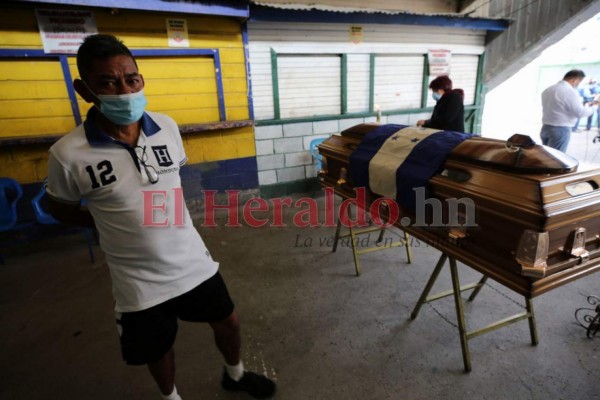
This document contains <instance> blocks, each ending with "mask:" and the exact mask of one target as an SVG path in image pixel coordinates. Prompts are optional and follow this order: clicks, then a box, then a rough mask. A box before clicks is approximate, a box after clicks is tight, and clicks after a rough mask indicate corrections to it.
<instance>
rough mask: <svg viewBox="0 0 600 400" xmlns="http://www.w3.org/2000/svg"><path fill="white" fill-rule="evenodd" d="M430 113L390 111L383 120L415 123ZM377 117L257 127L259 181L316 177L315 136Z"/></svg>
mask: <svg viewBox="0 0 600 400" xmlns="http://www.w3.org/2000/svg"><path fill="white" fill-rule="evenodd" d="M428 117H429V114H425V115H423V114H405V115H390V116H384V117H382V120H381V123H382V124H385V123H390V124H400V125H415V123H416V122H417V121H418V120H419V119H424V118H428ZM375 121H376V118H375V117H368V118H350V119H339V120H328V121H315V122H300V123H295V124H285V125H266V126H257V127H255V128H254V133H255V138H256V161H257V164H258V183H259V184H260V185H261V186H264V185H273V184H276V183H285V182H293V181H298V180H302V179H306V178H313V177H316V176H317V170H316V168H315V163H314V160H313V158H312V156H311V155H310V152H309V148H310V142H311V141H312V140H313V139H317V138H326V137H329V136H331V135H333V134H339V133H340V132H341V131H343V130H345V129H348V128H350V127H352V126H354V125H358V124H362V123H365V122H375Z"/></svg>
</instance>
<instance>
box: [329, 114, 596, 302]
mask: <svg viewBox="0 0 600 400" xmlns="http://www.w3.org/2000/svg"><path fill="white" fill-rule="evenodd" d="M378 126H379V125H377V124H361V125H357V126H354V127H352V128H350V129H347V130H345V131H343V132H341V135H334V136H332V137H330V138H329V139H327V140H326V141H324V142H323V143H322V144H321V145H320V146H319V152H320V154H321V155H322V156H323V170H322V171H320V173H319V181H320V184H321V186H323V187H332V188H334V189H335V192H336V193H337V194H338V195H340V196H342V197H343V198H355V196H356V191H355V190H354V189H355V186H354V183H353V182H352V177H351V175H352V174H350V173H349V172H348V170H349V168H350V165H349V163H350V161H349V160H350V156H351V154H352V153H353V152H354V151H355V150H356V149H357V147H358V146H359V144H360V143H361V141H362V140H363V138H364V137H365V136H366V135H368V134H369V132H371V131H372V130H374V129H376V128H377V127H378ZM412 129H414V128H412ZM599 188H600V168H597V167H591V166H578V163H577V161H576V160H574V159H572V158H570V157H569V156H567V155H565V154H564V153H561V152H559V151H556V150H554V149H551V148H548V147H545V146H541V145H536V144H533V142H532V141H531V139H529V138H528V137H526V136H520V135H516V136H515V137H513V138H511V139H509V141H501V140H495V139H487V138H481V137H473V138H471V139H467V140H465V141H464V142H462V143H461V144H459V145H458V146H456V147H455V148H454V149H453V150H452V151H451V153H450V154H449V155H448V156H447V158H446V159H445V162H444V163H443V166H442V168H441V171H440V172H439V173H438V174H436V175H434V176H433V177H432V178H431V179H430V180H429V190H430V194H431V196H432V198H435V199H438V200H440V202H441V203H442V204H449V203H448V201H447V200H453V199H471V200H472V201H473V204H474V207H473V208H472V209H471V210H470V211H471V212H472V211H473V210H474V220H475V222H476V224H475V226H465V225H468V224H464V223H461V221H462V222H464V221H465V216H464V215H462V214H461V213H464V212H465V211H461V210H463V209H461V208H460V206H459V214H461V215H458V217H459V218H458V219H457V220H456V219H455V220H453V221H455V222H456V221H459V223H458V224H456V223H454V224H453V225H450V224H448V225H447V226H431V225H428V224H429V223H430V222H432V221H435V215H434V211H433V210H432V207H425V208H424V209H425V218H426V221H427V222H428V224H425V225H426V226H422V225H423V224H422V223H421V224H420V225H421V226H416V224H414V222H415V218H416V216H415V214H416V212H415V211H414V210H407V209H403V208H402V207H399V209H400V215H401V216H402V217H408V218H410V221H411V223H410V224H407V223H406V222H407V221H408V220H407V219H406V218H404V219H402V218H398V220H397V221H396V223H395V225H396V226H398V227H399V228H401V229H402V230H405V231H406V232H408V233H409V234H411V235H413V236H414V237H416V238H418V239H421V240H423V241H426V242H427V243H429V244H430V245H432V246H433V247H435V248H437V249H439V250H440V251H442V252H444V253H446V254H447V255H448V256H450V257H454V258H455V259H457V260H458V261H461V262H463V263H464V264H466V265H468V266H470V267H472V268H474V269H475V270H477V271H479V272H481V273H483V274H485V275H487V276H489V277H490V278H492V279H494V280H496V281H498V282H499V283H501V284H503V285H505V286H507V287H508V288H510V289H512V290H514V291H516V292H517V293H520V294H522V295H524V296H526V297H529V298H532V297H535V296H537V295H540V294H542V293H545V292H547V291H549V290H551V289H553V288H556V287H559V286H561V285H563V284H566V283H568V282H570V281H573V280H575V279H578V278H580V277H583V276H586V275H588V274H591V273H593V272H595V271H598V270H599V269H600V190H599ZM366 197H367V205H366V206H369V205H371V204H372V203H373V202H374V201H375V200H376V199H378V198H380V197H381V196H379V195H378V194H376V193H373V192H372V191H371V190H370V189H369V188H367V196H366ZM379 203H381V201H380V202H379ZM442 209H443V210H444V215H443V220H444V221H447V222H449V221H450V219H449V218H450V217H454V218H455V217H456V216H452V215H450V213H451V212H454V211H456V209H454V210H450V208H449V207H442ZM379 210H380V211H381V214H382V215H383V216H384V220H385V218H386V217H385V216H386V212H387V211H386V208H385V207H383V208H379ZM469 217H472V216H469Z"/></svg>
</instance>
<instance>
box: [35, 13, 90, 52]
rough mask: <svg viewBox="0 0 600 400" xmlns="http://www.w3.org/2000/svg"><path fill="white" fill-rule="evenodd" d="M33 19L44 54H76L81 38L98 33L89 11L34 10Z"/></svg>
mask: <svg viewBox="0 0 600 400" xmlns="http://www.w3.org/2000/svg"><path fill="white" fill-rule="evenodd" d="M35 17H36V18H37V23H38V28H39V30H40V36H41V37H42V44H43V45H44V53H46V54H76V53H77V49H79V46H80V45H81V42H83V38H85V37H86V36H89V35H93V34H96V33H98V28H97V27H96V20H95V19H94V13H93V12H91V11H82V10H55V9H51V10H46V9H36V10H35Z"/></svg>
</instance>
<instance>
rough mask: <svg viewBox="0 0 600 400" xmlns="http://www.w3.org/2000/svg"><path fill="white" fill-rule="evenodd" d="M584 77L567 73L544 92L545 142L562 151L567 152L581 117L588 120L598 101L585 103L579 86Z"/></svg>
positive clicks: (543, 119)
mask: <svg viewBox="0 0 600 400" xmlns="http://www.w3.org/2000/svg"><path fill="white" fill-rule="evenodd" d="M583 78H585V74H584V73H583V71H581V70H578V69H574V70H571V71H569V72H567V73H566V74H565V76H564V78H563V80H562V81H559V82H558V83H556V84H554V85H552V86H550V87H549V88H547V89H546V90H544V91H543V92H542V123H543V126H542V131H541V133H540V136H541V138H542V143H543V144H544V145H546V146H550V147H553V148H555V149H557V150H560V151H562V152H566V151H567V146H568V145H569V139H571V128H572V127H573V125H574V124H575V121H576V120H577V119H578V118H584V117H589V116H590V115H592V114H593V113H594V111H595V110H596V104H597V102H590V103H586V104H583V103H582V101H581V97H580V96H579V93H578V92H577V89H576V88H577V86H579V84H580V83H581V81H582V80H583Z"/></svg>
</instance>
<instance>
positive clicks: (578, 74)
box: [563, 69, 585, 81]
mask: <svg viewBox="0 0 600 400" xmlns="http://www.w3.org/2000/svg"><path fill="white" fill-rule="evenodd" d="M573 78H577V79H583V78H585V74H584V73H583V71H582V70H580V69H572V70H570V71H569V72H567V73H566V74H565V77H564V78H563V80H564V81H566V80H567V79H573Z"/></svg>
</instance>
